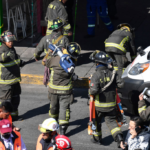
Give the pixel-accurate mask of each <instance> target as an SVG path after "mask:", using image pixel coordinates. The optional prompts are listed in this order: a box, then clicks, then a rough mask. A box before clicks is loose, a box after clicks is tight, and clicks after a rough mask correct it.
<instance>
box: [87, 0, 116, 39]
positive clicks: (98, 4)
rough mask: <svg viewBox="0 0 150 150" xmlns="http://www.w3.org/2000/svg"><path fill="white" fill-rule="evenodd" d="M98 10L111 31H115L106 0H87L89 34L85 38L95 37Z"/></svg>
mask: <svg viewBox="0 0 150 150" xmlns="http://www.w3.org/2000/svg"><path fill="white" fill-rule="evenodd" d="M96 10H97V11H98V14H99V16H100V17H101V19H102V21H103V22H104V24H105V25H106V27H107V29H108V30H109V31H111V32H112V31H113V30H114V27H113V24H112V22H111V20H110V18H109V16H108V11H107V2H106V0H87V18H88V30H87V32H88V34H87V36H85V37H87V38H88V37H93V36H94V35H95V23H96Z"/></svg>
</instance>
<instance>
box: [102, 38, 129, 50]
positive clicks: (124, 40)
mask: <svg viewBox="0 0 150 150" xmlns="http://www.w3.org/2000/svg"><path fill="white" fill-rule="evenodd" d="M128 40H129V37H128V36H127V37H125V38H123V40H122V41H121V42H120V44H116V43H107V42H106V43H105V47H116V48H118V49H120V50H121V51H123V52H124V53H126V49H125V48H124V47H123V45H124V43H125V42H126V41H128Z"/></svg>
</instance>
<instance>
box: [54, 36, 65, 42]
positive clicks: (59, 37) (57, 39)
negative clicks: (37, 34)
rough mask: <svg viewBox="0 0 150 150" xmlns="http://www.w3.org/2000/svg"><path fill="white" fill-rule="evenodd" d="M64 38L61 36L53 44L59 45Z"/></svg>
mask: <svg viewBox="0 0 150 150" xmlns="http://www.w3.org/2000/svg"><path fill="white" fill-rule="evenodd" d="M62 38H63V35H60V36H59V37H58V38H57V39H56V40H55V42H54V43H53V44H57V43H58V42H59V41H60V40H61V39H62Z"/></svg>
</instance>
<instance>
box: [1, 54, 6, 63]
mask: <svg viewBox="0 0 150 150" xmlns="http://www.w3.org/2000/svg"><path fill="white" fill-rule="evenodd" d="M4 55H5V54H4V53H2V55H1V57H2V60H3V61H5V57H4Z"/></svg>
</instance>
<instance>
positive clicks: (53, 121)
mask: <svg viewBox="0 0 150 150" xmlns="http://www.w3.org/2000/svg"><path fill="white" fill-rule="evenodd" d="M52 123H56V121H55V120H52V121H50V122H49V123H48V125H47V126H50V125H51V124H52Z"/></svg>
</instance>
